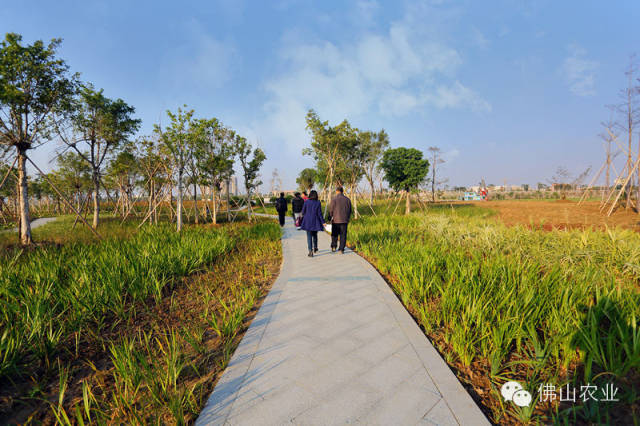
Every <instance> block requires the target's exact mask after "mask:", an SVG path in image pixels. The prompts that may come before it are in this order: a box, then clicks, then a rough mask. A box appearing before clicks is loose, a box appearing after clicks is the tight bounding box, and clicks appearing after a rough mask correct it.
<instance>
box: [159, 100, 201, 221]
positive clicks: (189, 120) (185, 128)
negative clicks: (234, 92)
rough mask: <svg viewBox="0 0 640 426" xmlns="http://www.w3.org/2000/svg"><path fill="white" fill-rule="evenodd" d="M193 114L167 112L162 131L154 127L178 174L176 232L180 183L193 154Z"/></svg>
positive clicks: (180, 217)
mask: <svg viewBox="0 0 640 426" xmlns="http://www.w3.org/2000/svg"><path fill="white" fill-rule="evenodd" d="M184 107H185V108H186V107H187V106H186V105H184ZM193 113H194V111H193V110H192V109H191V110H188V111H187V110H183V109H182V108H178V112H177V113H175V114H174V113H172V112H171V111H168V110H167V115H168V116H169V120H170V123H169V125H168V126H167V127H166V128H165V129H164V130H162V128H161V127H160V126H158V125H157V124H156V125H155V127H154V131H155V132H156V133H157V134H158V135H159V138H160V143H161V144H162V146H163V147H164V149H165V150H166V152H167V154H168V156H169V158H170V160H171V162H172V163H173V167H174V168H175V169H176V171H177V173H178V176H177V179H178V205H177V208H176V230H177V231H178V232H180V231H181V230H182V195H183V194H182V193H183V189H182V183H183V179H184V172H185V168H186V167H187V164H188V162H189V161H190V159H191V155H192V153H193V152H192V146H193V137H194V136H193V133H194V132H193V130H194V129H193V127H194V123H193Z"/></svg>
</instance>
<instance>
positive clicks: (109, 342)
mask: <svg viewBox="0 0 640 426" xmlns="http://www.w3.org/2000/svg"><path fill="white" fill-rule="evenodd" d="M280 232H281V231H280V227H279V226H278V225H277V224H274V223H268V222H263V223H257V224H253V225H247V224H235V225H227V226H224V227H192V228H186V229H185V230H183V232H182V233H180V234H177V233H176V232H175V229H174V227H173V226H171V225H161V226H159V227H148V228H145V229H143V230H141V231H140V232H139V233H137V234H135V235H134V236H133V237H131V238H130V239H122V238H111V239H107V240H105V241H102V242H99V243H95V244H82V243H69V244H67V245H65V246H63V247H52V248H42V249H41V250H38V251H34V252H30V253H28V254H23V255H22V256H21V258H20V259H19V260H17V261H15V262H10V263H7V264H2V265H1V266H0V315H1V317H0V337H1V338H0V362H1V364H0V366H1V367H0V373H1V375H0V383H5V384H7V385H8V384H9V383H13V384H14V385H13V387H12V388H13V389H14V391H13V392H18V393H16V394H14V395H13V397H15V400H16V401H20V400H22V401H23V403H24V404H27V405H28V406H33V407H34V408H33V409H34V410H35V411H34V413H35V414H33V415H35V416H36V417H35V418H36V419H40V421H45V423H46V422H47V421H51V420H54V421H56V422H58V423H80V424H83V423H86V422H95V421H97V422H98V423H105V422H116V423H121V422H123V423H130V422H134V423H146V422H162V423H164V422H169V423H185V422H186V421H188V419H191V420H193V416H194V414H196V413H197V412H198V411H199V410H200V408H201V407H202V405H203V404H204V401H205V400H206V396H207V395H208V393H209V392H210V391H211V387H212V385H213V383H214V378H215V374H217V372H219V371H220V369H221V368H224V366H225V365H226V363H227V362H228V360H229V358H230V356H231V354H232V352H233V350H234V348H235V346H236V345H237V343H238V337H237V336H238V334H239V333H240V331H241V329H242V327H243V326H244V322H245V320H246V317H247V315H248V313H249V312H250V311H251V309H252V308H254V306H255V305H256V303H257V301H258V298H259V297H260V296H261V294H263V293H262V292H263V291H264V286H265V284H268V283H269V282H270V280H271V278H272V276H273V273H274V270H273V264H274V262H276V264H277V263H279V259H280V257H279V256H280V251H279V239H280ZM185 277H188V278H185ZM177 284H180V286H177ZM216 333H217V335H216ZM214 336H215V340H213V341H212V338H214ZM83 345H84V346H90V348H87V347H80V348H79V347H78V346H83ZM87 368H89V369H90V370H91V372H89V373H88V372H87ZM29 376H31V379H29V380H30V381H33V383H32V386H26V387H24V386H20V385H17V386H16V385H15V384H16V383H20V382H24V381H25V380H26V379H27V377H29ZM53 379H55V382H56V384H54V383H53V382H52V380H53ZM51 388H53V390H49V389H51ZM56 388H57V394H56ZM51 392H53V393H51ZM79 395H81V397H79ZM54 399H55V401H56V402H55V403H53V402H49V404H50V405H51V407H50V409H49V408H47V409H46V410H45V412H43V409H42V407H41V405H42V404H41V403H38V401H53V400H54ZM38 407H40V408H38ZM45 408H46V407H45ZM6 409H8V407H7V406H6V405H5V406H4V407H2V405H0V419H2V418H3V413H2V411H3V410H6ZM23 411H24V410H23ZM46 412H49V413H50V414H52V415H53V418H52V417H48V415H47V414H46ZM43 413H44V414H43ZM7 414H10V413H7V412H6V411H5V412H4V416H6V415H7ZM4 418H5V420H6V419H11V416H9V417H4Z"/></svg>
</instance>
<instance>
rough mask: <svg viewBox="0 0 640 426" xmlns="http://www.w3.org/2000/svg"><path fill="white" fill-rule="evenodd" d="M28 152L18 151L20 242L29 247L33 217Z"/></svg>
mask: <svg viewBox="0 0 640 426" xmlns="http://www.w3.org/2000/svg"><path fill="white" fill-rule="evenodd" d="M26 158H27V155H26V152H25V151H23V150H21V149H18V189H19V191H18V204H19V206H20V207H19V211H20V215H19V218H20V227H19V228H20V242H21V243H22V245H25V246H26V245H29V244H31V243H32V242H33V240H32V239H31V216H30V215H29V192H28V187H27V170H26V165H25V161H26Z"/></svg>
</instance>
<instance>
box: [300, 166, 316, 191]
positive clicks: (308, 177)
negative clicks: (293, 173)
mask: <svg viewBox="0 0 640 426" xmlns="http://www.w3.org/2000/svg"><path fill="white" fill-rule="evenodd" d="M317 176H318V172H317V171H316V170H315V169H312V168H306V169H302V170H301V171H300V174H299V175H298V177H297V178H296V183H297V184H298V186H299V187H300V189H301V190H303V191H311V190H312V189H313V185H314V183H315V182H316V178H317Z"/></svg>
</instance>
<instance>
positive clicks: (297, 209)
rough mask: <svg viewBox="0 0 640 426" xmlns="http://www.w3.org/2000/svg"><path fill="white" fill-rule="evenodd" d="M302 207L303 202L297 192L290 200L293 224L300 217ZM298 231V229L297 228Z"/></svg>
mask: <svg viewBox="0 0 640 426" xmlns="http://www.w3.org/2000/svg"><path fill="white" fill-rule="evenodd" d="M302 206H304V200H303V199H302V197H301V196H300V193H299V192H296V193H295V196H294V197H293V200H291V211H292V212H293V222H294V223H295V221H296V220H297V219H298V218H299V217H301V216H302ZM298 229H300V227H298Z"/></svg>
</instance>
